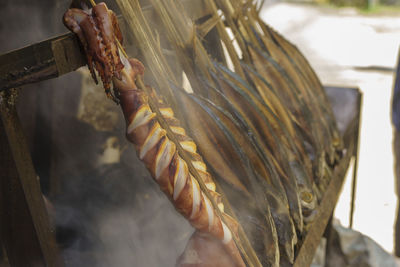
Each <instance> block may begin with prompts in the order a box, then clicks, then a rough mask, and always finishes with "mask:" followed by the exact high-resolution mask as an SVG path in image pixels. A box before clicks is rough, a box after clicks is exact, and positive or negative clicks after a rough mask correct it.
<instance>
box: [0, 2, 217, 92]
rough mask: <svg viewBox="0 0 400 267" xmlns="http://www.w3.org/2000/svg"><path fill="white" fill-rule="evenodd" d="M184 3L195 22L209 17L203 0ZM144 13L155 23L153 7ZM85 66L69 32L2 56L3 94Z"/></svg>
mask: <svg viewBox="0 0 400 267" xmlns="http://www.w3.org/2000/svg"><path fill="white" fill-rule="evenodd" d="M182 3H183V6H184V8H185V9H186V10H187V11H188V13H189V15H190V17H191V18H192V19H193V20H196V19H199V18H201V17H204V16H206V15H207V14H209V12H208V11H207V9H206V6H205V4H204V1H200V0H195V1H192V0H183V1H182ZM143 13H144V14H145V17H146V18H147V19H148V20H150V21H152V22H154V21H155V20H156V14H155V11H154V10H153V8H152V7H151V6H146V7H144V8H143ZM118 20H119V23H120V25H121V28H122V31H124V29H126V27H124V25H125V22H124V20H123V18H122V16H119V17H118ZM125 34H127V33H125ZM85 64H86V57H85V55H84V54H83V52H82V51H81V49H80V46H79V42H78V40H77V38H76V36H75V35H74V34H72V33H66V34H63V35H60V36H57V37H54V38H51V39H48V40H44V41H42V42H39V43H36V44H32V45H30V46H27V47H24V48H21V49H17V50H14V51H11V52H7V53H5V54H3V55H0V91H2V90H5V89H9V88H15V87H20V86H22V85H25V84H30V83H35V82H40V81H43V80H48V79H52V78H56V77H58V76H61V75H63V74H66V73H69V72H72V71H74V70H76V69H77V68H79V67H81V66H84V65H85Z"/></svg>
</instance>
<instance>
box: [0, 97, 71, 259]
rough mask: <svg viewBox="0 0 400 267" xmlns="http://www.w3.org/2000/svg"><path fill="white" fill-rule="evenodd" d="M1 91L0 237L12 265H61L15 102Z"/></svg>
mask: <svg viewBox="0 0 400 267" xmlns="http://www.w3.org/2000/svg"><path fill="white" fill-rule="evenodd" d="M15 93H16V90H9V91H6V92H2V93H1V95H0V166H1V172H0V241H1V242H2V245H3V246H4V248H5V252H6V254H7V258H8V261H9V263H10V265H11V266H15V267H25V266H49V267H62V266H63V263H62V260H61V256H60V254H59V250H58V247H57V243H56V240H55V235H54V230H53V228H52V227H51V226H50V222H49V218H48V214H47V211H46V208H45V204H44V199H43V196H42V192H41V191H40V185H39V181H38V179H37V176H36V173H35V170H34V167H33V164H32V159H31V157H30V154H29V149H28V145H27V142H26V140H25V136H24V134H23V130H22V126H21V123H20V121H19V118H18V115H17V111H16V108H15V105H14V103H13V102H14V99H13V98H14V97H15Z"/></svg>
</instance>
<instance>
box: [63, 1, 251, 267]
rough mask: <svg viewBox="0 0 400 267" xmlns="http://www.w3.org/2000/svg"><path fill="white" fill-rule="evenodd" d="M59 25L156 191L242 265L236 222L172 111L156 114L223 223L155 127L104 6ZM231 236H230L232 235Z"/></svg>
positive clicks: (139, 71)
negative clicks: (117, 113) (79, 49)
mask: <svg viewBox="0 0 400 267" xmlns="http://www.w3.org/2000/svg"><path fill="white" fill-rule="evenodd" d="M64 24H65V25H66V26H67V27H68V28H69V29H70V30H71V31H73V32H74V33H76V34H77V35H78V37H79V40H80V41H81V43H82V45H83V47H84V49H85V52H86V55H87V59H88V65H89V69H90V71H91V73H92V76H93V78H94V79H95V80H96V75H95V73H94V70H93V63H94V66H95V68H96V69H97V71H98V72H99V74H100V76H101V79H102V82H103V85H104V87H105V90H106V93H107V95H108V96H109V97H110V96H111V93H110V84H111V82H112V83H113V85H114V90H115V91H116V92H117V94H116V95H117V96H118V98H119V99H118V100H119V103H120V104H121V108H122V110H123V113H124V116H125V119H126V123H127V132H126V136H127V139H128V140H129V141H130V142H132V143H133V144H134V145H135V148H136V151H137V154H138V156H139V158H140V159H141V160H142V161H143V162H144V164H145V165H146V167H147V168H148V170H149V171H150V173H151V175H152V176H153V178H154V180H155V181H156V182H157V183H158V185H159V186H160V188H161V190H162V191H163V192H164V193H165V194H166V195H167V196H168V197H169V198H170V200H171V201H172V203H173V204H174V206H175V208H176V209H177V210H178V211H179V212H180V213H181V214H182V215H183V216H184V217H185V218H187V219H188V220H189V222H190V223H191V224H192V225H193V227H195V228H196V229H198V230H199V231H202V232H205V233H210V234H211V235H213V236H214V237H216V238H217V239H219V240H221V241H222V243H223V245H224V248H225V249H226V250H227V252H228V253H229V255H230V256H231V257H232V259H233V261H234V262H235V263H236V266H245V264H244V262H243V260H242V257H241V255H240V253H239V251H238V249H237V247H236V244H235V242H234V240H233V238H232V235H233V234H235V236H236V233H237V222H236V221H235V220H234V219H232V218H231V217H230V216H229V215H227V214H225V213H224V212H223V205H222V203H221V200H220V195H219V194H218V193H217V192H215V183H214V182H213V180H212V178H211V176H210V174H209V173H208V172H207V168H206V165H205V163H204V161H203V159H202V158H201V156H200V155H199V154H198V153H197V147H196V144H195V143H194V142H193V140H192V139H191V138H189V137H188V136H187V135H186V132H185V130H184V129H183V128H182V127H181V126H180V124H179V121H178V120H177V119H176V118H175V117H174V113H173V111H172V109H171V108H169V107H168V106H166V105H165V104H164V103H162V101H158V105H159V110H160V112H161V114H162V116H163V118H164V119H165V121H166V122H167V123H168V125H169V127H170V129H171V130H172V132H173V133H174V134H175V136H177V139H178V142H179V144H180V146H182V148H183V149H184V150H185V151H186V152H187V153H188V154H189V155H190V158H191V161H192V162H191V164H192V165H193V167H194V168H195V169H196V172H197V173H198V174H199V175H200V177H201V179H202V180H203V182H204V184H205V185H206V187H207V189H206V190H207V191H208V193H209V194H208V195H210V196H211V197H212V198H213V200H214V201H215V202H216V203H217V204H218V208H219V209H220V211H221V213H222V216H223V217H224V221H225V222H226V223H227V224H228V225H225V224H224V222H223V221H222V219H221V218H220V217H219V216H218V213H217V211H216V210H215V209H214V207H213V205H212V204H211V200H210V199H209V198H208V197H207V195H206V192H204V191H202V189H201V188H200V186H199V183H198V181H197V180H196V179H195V178H194V175H193V173H191V172H190V171H189V168H188V162H186V161H185V160H183V159H182V157H181V156H180V155H179V153H178V151H177V148H176V145H177V144H175V143H174V142H173V141H171V140H170V139H169V138H168V137H167V134H166V133H167V132H166V130H165V129H163V128H162V127H161V125H160V123H159V122H158V118H157V116H156V113H155V112H153V110H152V109H151V108H150V105H149V103H148V97H149V96H148V95H147V94H146V93H145V92H144V91H142V90H140V89H138V88H137V87H136V84H135V80H136V77H137V75H143V72H144V67H143V65H142V63H140V62H139V61H138V60H136V59H129V60H128V59H127V58H125V57H123V56H120V54H119V51H118V47H117V44H116V38H119V39H120V40H121V39H122V38H121V33H120V31H119V27H118V23H117V20H116V18H115V15H114V13H113V12H112V11H110V10H108V9H107V7H106V5H105V4H104V3H101V4H98V5H96V6H95V7H93V9H91V10H88V11H83V10H80V9H70V10H68V11H67V12H66V13H65V15H64ZM231 230H232V231H233V233H232V232H231Z"/></svg>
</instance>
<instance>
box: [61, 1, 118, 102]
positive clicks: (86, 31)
mask: <svg viewBox="0 0 400 267" xmlns="http://www.w3.org/2000/svg"><path fill="white" fill-rule="evenodd" d="M63 22H64V25H65V26H66V27H67V28H68V29H69V30H71V31H72V32H74V33H75V34H77V35H78V38H79V40H80V42H81V44H82V46H83V48H84V51H85V54H86V57H87V62H88V67H89V70H90V73H91V75H92V77H93V79H94V80H95V82H96V83H97V77H96V74H95V72H94V68H93V66H94V67H95V68H96V70H97V72H98V74H99V75H100V78H101V81H102V82H103V86H104V89H105V91H106V94H107V96H108V97H109V98H111V99H113V100H114V101H116V98H115V97H114V96H113V95H112V94H111V90H110V88H111V81H112V79H113V78H114V77H116V78H117V79H120V77H121V70H122V69H123V67H124V66H123V64H122V63H121V59H120V57H119V50H118V43H117V42H118V41H119V42H122V34H121V31H120V28H119V25H118V21H117V17H116V15H115V13H114V12H113V11H111V10H109V9H108V8H107V5H106V4H105V3H99V4H97V5H96V6H94V7H93V8H91V9H87V8H86V9H78V8H71V9H69V10H68V11H67V12H66V13H65V14H64V17H63Z"/></svg>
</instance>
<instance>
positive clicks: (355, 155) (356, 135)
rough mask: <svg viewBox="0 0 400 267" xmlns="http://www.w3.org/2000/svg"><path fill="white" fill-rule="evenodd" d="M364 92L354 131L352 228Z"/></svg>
mask: <svg viewBox="0 0 400 267" xmlns="http://www.w3.org/2000/svg"><path fill="white" fill-rule="evenodd" d="M362 102H363V99H362V93H361V92H360V94H359V96H358V106H359V108H358V109H357V110H358V118H357V120H358V122H357V125H358V127H357V129H356V131H355V133H354V135H355V140H356V144H355V146H356V147H355V149H354V155H353V156H354V164H353V178H352V181H351V202H350V222H349V227H350V229H352V228H353V219H354V208H355V199H356V189H357V169H358V154H359V150H360V149H359V142H360V141H359V140H360V128H361V111H362Z"/></svg>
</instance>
